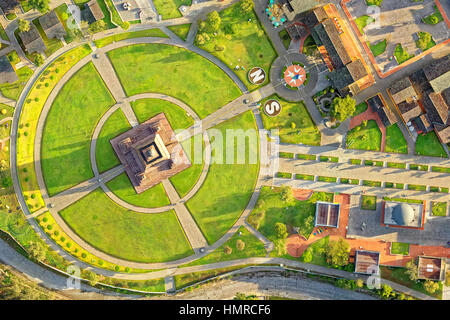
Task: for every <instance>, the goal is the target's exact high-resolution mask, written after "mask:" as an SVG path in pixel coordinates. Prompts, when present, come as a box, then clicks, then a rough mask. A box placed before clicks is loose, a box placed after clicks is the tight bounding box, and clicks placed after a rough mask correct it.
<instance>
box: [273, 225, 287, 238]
mask: <svg viewBox="0 0 450 320" xmlns="http://www.w3.org/2000/svg"><path fill="white" fill-rule="evenodd" d="M275 233H276V235H277V238H278V239H286V238H287V236H288V233H287V228H286V225H285V224H284V223H281V222H277V223H275Z"/></svg>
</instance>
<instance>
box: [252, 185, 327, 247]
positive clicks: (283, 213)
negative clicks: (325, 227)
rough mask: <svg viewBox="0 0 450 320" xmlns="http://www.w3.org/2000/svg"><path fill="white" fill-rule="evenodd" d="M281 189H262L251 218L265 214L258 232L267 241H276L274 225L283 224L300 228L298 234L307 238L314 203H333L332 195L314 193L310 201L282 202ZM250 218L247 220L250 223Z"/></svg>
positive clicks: (312, 224)
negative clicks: (320, 201)
mask: <svg viewBox="0 0 450 320" xmlns="http://www.w3.org/2000/svg"><path fill="white" fill-rule="evenodd" d="M281 191H282V190H281V188H274V189H273V190H271V189H270V187H263V188H262V190H261V194H260V196H259V199H258V203H257V205H256V207H255V209H254V210H253V211H252V213H251V216H253V215H257V214H258V213H261V212H265V213H264V214H263V217H262V219H261V221H260V225H259V227H258V231H259V232H261V233H262V234H263V235H264V236H266V237H267V238H268V239H269V240H271V241H274V240H276V232H275V224H276V223H277V222H281V223H284V224H286V225H291V226H295V227H299V228H300V232H299V233H300V234H301V235H302V236H304V237H306V238H308V237H309V235H310V234H311V231H312V230H313V228H314V215H315V212H316V201H318V200H323V201H330V202H332V201H333V194H332V193H324V192H316V193H314V194H313V195H312V196H311V198H310V199H308V200H305V201H299V200H296V199H293V200H290V201H283V200H282V199H281ZM251 220H252V218H249V221H251Z"/></svg>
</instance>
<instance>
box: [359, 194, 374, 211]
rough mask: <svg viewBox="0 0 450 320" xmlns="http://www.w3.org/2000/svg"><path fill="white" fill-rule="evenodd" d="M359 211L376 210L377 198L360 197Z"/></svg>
mask: <svg viewBox="0 0 450 320" xmlns="http://www.w3.org/2000/svg"><path fill="white" fill-rule="evenodd" d="M361 209H364V210H376V209H377V197H376V196H362V202H361Z"/></svg>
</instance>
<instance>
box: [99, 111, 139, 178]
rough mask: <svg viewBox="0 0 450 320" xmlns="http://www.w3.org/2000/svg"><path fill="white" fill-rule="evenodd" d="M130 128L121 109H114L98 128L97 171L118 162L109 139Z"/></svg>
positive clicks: (108, 167) (102, 170)
mask: <svg viewBox="0 0 450 320" xmlns="http://www.w3.org/2000/svg"><path fill="white" fill-rule="evenodd" d="M130 129H131V126H130V124H129V123H128V120H127V118H126V117H125V115H124V114H123V112H122V110H121V109H118V110H116V111H115V112H114V113H113V114H112V115H111V116H110V117H109V118H108V120H106V122H105V124H104V125H103V127H102V129H101V130H100V134H99V136H98V138H97V145H96V149H95V158H96V161H97V168H98V171H99V172H104V171H106V170H108V169H111V168H113V167H115V166H117V165H119V164H120V161H119V159H118V158H117V156H116V153H115V152H114V150H113V148H112V146H111V143H110V142H109V141H110V140H111V139H112V138H114V137H117V136H118V135H119V134H121V133H123V132H125V131H127V130H130Z"/></svg>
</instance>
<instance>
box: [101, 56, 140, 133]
mask: <svg viewBox="0 0 450 320" xmlns="http://www.w3.org/2000/svg"><path fill="white" fill-rule="evenodd" d="M96 52H97V53H95V54H94V59H92V62H93V63H94V66H95V68H96V69H97V71H98V73H99V74H100V76H101V77H102V79H103V81H104V82H105V84H106V86H107V87H108V89H109V91H110V92H111V94H112V95H113V97H114V99H115V100H116V101H117V103H119V104H120V108H121V109H122V111H123V113H124V115H125V117H126V118H127V120H128V122H129V123H130V125H131V126H132V127H136V126H137V125H138V124H139V121H138V119H137V118H136V115H135V114H134V112H133V109H132V108H131V106H130V103H129V102H128V101H125V100H126V97H127V96H126V94H125V91H124V90H123V87H122V84H121V83H120V80H119V78H118V77H117V74H116V72H115V71H114V67H113V66H112V64H111V62H110V61H109V59H108V57H107V55H106V54H105V53H104V52H101V51H99V50H96Z"/></svg>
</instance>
